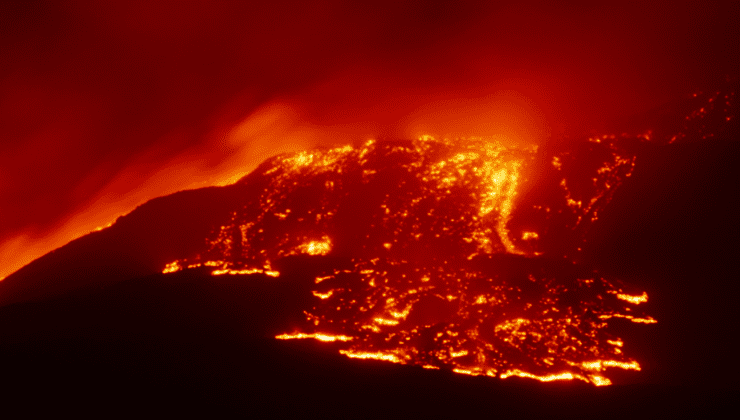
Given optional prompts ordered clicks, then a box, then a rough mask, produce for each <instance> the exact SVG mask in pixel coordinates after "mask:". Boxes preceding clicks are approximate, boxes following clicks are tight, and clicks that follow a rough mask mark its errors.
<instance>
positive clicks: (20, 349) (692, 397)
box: [0, 271, 737, 418]
mask: <svg viewBox="0 0 740 420" xmlns="http://www.w3.org/2000/svg"><path fill="white" fill-rule="evenodd" d="M274 282H275V280H274V279H271V278H266V277H258V276H251V277H248V278H238V279H237V278H234V277H229V278H220V277H219V278H217V279H214V278H213V277H211V276H207V275H203V274H202V273H197V272H192V271H191V272H185V273H176V274H171V275H155V276H151V277H145V278H140V279H134V280H129V281H125V282H123V283H121V284H118V285H116V286H112V287H108V288H106V289H104V290H99V291H95V292H92V293H90V294H88V295H86V296H75V297H69V298H64V299H58V300H54V301H49V302H44V303H37V304H22V305H11V306H9V307H5V308H2V309H1V310H0V320H1V322H2V323H1V324H0V329H1V331H2V347H1V349H2V350H1V351H2V357H3V360H4V362H5V363H4V365H3V368H2V377H3V388H4V391H3V396H2V400H3V401H4V402H3V405H4V407H6V408H8V409H10V408H14V409H23V410H24V411H26V412H27V413H28V414H35V413H47V414H51V413H59V412H69V411H73V412H77V413H83V414H87V415H96V416H97V415H103V416H107V415H111V414H117V413H140V414H149V413H155V412H156V413H161V414H190V413H193V412H202V413H210V412H216V413H233V414H240V415H255V414H258V415H260V416H282V415H290V416H298V417H301V418H304V417H314V416H320V417H341V418H402V417H405V418H408V417H418V416H424V417H428V416H431V417H450V418H452V417H458V416H465V417H481V418H499V417H502V418H508V417H511V416H516V417H525V418H527V417H535V416H548V417H551V416H552V417H604V416H606V417H612V416H619V415H621V414H624V415H629V416H630V417H632V418H634V417H635V416H636V417H638V418H639V417H643V416H644V415H656V416H657V415H661V416H671V417H674V416H679V415H684V414H686V413H687V411H692V412H705V411H706V412H718V410H720V408H722V407H724V406H727V405H728V404H729V403H731V402H732V399H733V398H735V397H737V394H736V390H737V388H734V390H733V388H728V387H723V386H714V385H713V384H711V383H700V384H697V383H694V384H681V385H678V386H671V385H666V384H646V385H639V384H638V385H621V386H620V385H615V386H610V387H603V388H595V387H593V386H590V385H585V384H582V383H573V382H569V383H550V384H541V383H537V382H533V381H528V380H519V379H514V378H512V379H507V380H505V381H500V380H496V379H492V378H483V377H470V376H466V375H458V374H453V373H451V372H444V371H429V370H424V369H421V368H418V367H409V366H401V365H395V364H390V363H384V362H376V361H356V360H350V359H347V358H345V357H344V356H342V355H339V354H338V353H337V352H336V351H335V350H334V349H333V348H332V345H331V344H330V343H320V342H314V341H311V340H309V341H301V342H298V341H291V342H286V341H279V340H273V339H270V337H271V336H272V335H273V334H274V331H280V330H281V328H284V327H285V326H286V325H280V324H281V323H279V322H275V315H276V314H277V313H282V314H287V315H291V308H292V307H295V306H294V305H295V303H297V302H295V300H297V299H300V298H299V295H300V293H297V292H299V290H298V289H299V288H296V287H294V286H293V285H289V284H288V283H287V282H284V281H282V280H281V283H282V284H280V285H277V286H276V285H275V284H274ZM271 283H272V284H271ZM286 292H287V293H286ZM291 292H293V293H291ZM293 315H295V314H293ZM679 339H680V338H679Z"/></svg>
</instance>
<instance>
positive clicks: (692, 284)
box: [0, 90, 740, 417]
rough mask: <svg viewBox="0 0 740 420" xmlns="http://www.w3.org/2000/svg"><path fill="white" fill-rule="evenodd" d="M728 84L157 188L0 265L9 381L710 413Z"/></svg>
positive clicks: (28, 386) (733, 201) (271, 407)
mask: <svg viewBox="0 0 740 420" xmlns="http://www.w3.org/2000/svg"><path fill="white" fill-rule="evenodd" d="M730 93H733V95H730ZM720 97H721V98H722V99H725V100H726V101H725V103H727V104H734V102H732V100H734V99H732V98H734V90H725V91H717V92H709V93H707V94H705V95H703V96H699V97H697V98H692V99H691V100H690V101H689V102H687V103H688V104H689V105H691V107H690V109H692V111H690V112H689V113H688V114H687V116H688V117H689V118H684V116H681V117H676V116H675V115H674V116H672V117H671V116H670V115H669V116H666V115H660V117H661V119H660V121H658V122H656V123H655V124H656V127H661V130H662V131H659V132H658V134H656V133H651V132H642V133H640V134H634V135H627V134H622V135H618V136H617V135H603V136H592V137H589V138H584V139H577V140H573V141H569V142H565V141H564V142H560V143H558V144H557V145H554V146H549V147H543V148H541V149H540V150H532V149H530V150H511V149H507V148H505V147H503V146H500V145H495V144H490V143H487V142H483V141H479V140H464V141H460V140H458V141H447V140H434V139H431V138H424V139H419V140H416V141H382V142H372V141H371V142H368V143H366V144H365V145H363V146H362V147H358V148H351V147H346V148H340V149H333V150H319V151H308V152H303V153H299V154H294V155H288V156H279V157H276V158H273V159H271V160H268V161H267V162H265V163H264V164H263V165H261V166H260V167H259V168H258V169H257V170H255V172H253V173H252V174H250V175H248V176H247V177H245V178H244V179H243V180H242V181H240V182H238V183H237V184H234V185H231V186H227V187H222V188H208V189H203V190H195V191H184V192H181V193H178V194H174V195H172V196H168V197H163V198H159V199H156V200H152V201H151V202H149V203H147V204H145V205H143V206H142V207H140V208H139V209H137V210H135V211H134V212H132V213H131V214H129V215H127V216H124V217H122V218H120V219H119V220H118V221H117V222H116V223H115V224H114V225H113V226H111V227H110V228H107V229H105V230H102V231H100V232H94V233H92V234H90V235H88V236H85V237H83V238H80V239H78V240H76V241H73V242H72V243H70V244H68V245H67V246H65V247H63V248H61V249H59V250H57V251H55V252H53V253H50V254H48V255H46V256H44V257H42V258H40V259H39V260H37V261H35V262H33V263H31V264H30V265H29V266H27V267H25V268H24V269H22V270H20V271H19V272H17V273H15V274H14V275H12V276H9V277H8V278H7V279H5V280H4V281H3V282H2V283H0V299H2V303H3V306H2V307H0V351H1V352H2V355H3V356H4V360H6V361H7V363H6V364H5V367H4V369H3V378H4V379H5V380H4V383H5V384H6V393H5V395H6V397H5V398H6V401H7V403H8V405H21V406H25V407H27V408H28V409H30V410H42V411H46V410H52V409H53V410H56V409H57V408H58V407H59V406H60V405H63V406H66V407H74V408H77V409H89V410H106V411H118V410H129V409H131V410H137V409H143V408H148V407H151V406H155V407H158V408H159V409H161V410H164V411H168V412H171V411H181V412H191V411H192V410H194V409H204V410H214V409H218V410H227V411H234V410H235V411H239V412H244V413H249V412H251V413H255V412H258V413H265V414H273V415H280V414H281V413H288V414H298V413H301V414H307V415H311V414H319V415H332V416H340V417H379V416H382V417H387V416H404V415H408V414H416V415H419V414H422V415H424V414H436V415H440V414H442V415H449V416H452V415H460V414H471V415H472V414H477V413H480V412H492V413H496V414H501V415H512V414H524V415H545V414H548V415H556V416H557V415H586V416H590V415H599V414H603V413H604V412H605V411H608V412H609V413H610V414H616V413H620V412H622V413H634V412H636V411H637V412H645V413H655V414H657V413H660V414H670V413H675V414H679V413H684V412H685V411H686V410H688V409H696V410H709V409H712V408H714V409H716V408H718V407H719V406H720V405H722V404H723V403H726V402H728V401H730V400H731V399H732V398H734V397H736V396H737V391H738V388H737V385H736V384H735V382H734V378H735V377H737V374H738V373H740V372H738V365H737V362H736V361H734V357H733V354H732V352H731V348H730V346H729V345H728V342H729V340H730V339H731V335H732V333H733V331H736V329H737V319H738V317H737V313H736V312H737V310H736V309H735V308H736V305H735V304H734V302H735V299H736V297H737V296H738V295H737V286H736V281H735V280H736V279H737V278H738V270H737V267H736V266H735V265H734V264H732V263H730V262H731V261H734V260H735V257H737V255H736V254H737V245H736V244H737V242H736V240H737V239H738V236H740V235H738V222H737V220H736V218H735V217H734V214H735V209H737V208H738V206H737V205H738V204H739V203H738V198H737V195H736V193H735V192H736V191H737V187H738V186H740V182H739V177H738V174H737V171H736V169H735V168H734V166H735V162H737V158H738V157H739V156H740V150H739V149H740V147H738V144H739V143H738V130H737V119H736V113H737V111H736V108H733V107H732V106H730V105H727V106H723V107H717V106H715V107H712V108H711V109H710V107H709V106H707V105H706V104H708V103H709V104H711V103H717V102H718V101H716V99H717V98H720ZM711 98H714V99H713V100H712V101H709V99H711ZM682 106H683V107H684V108H685V107H686V106H684V105H682ZM678 108H681V107H678ZM681 109H682V110H683V108H681ZM698 110H704V111H700V112H699V111H698ZM728 117H729V118H728ZM671 118H673V120H674V121H675V122H674V123H673V125H672V126H671V125H670V124H668V123H665V121H669V122H670V121H671ZM665 127H668V128H665ZM671 127H673V128H671ZM709 134H711V135H709ZM648 297H649V299H648ZM646 300H647V302H646ZM276 337H277V338H281V339H277V338H276ZM322 340H324V341H322ZM347 356H349V357H347ZM357 358H361V359H363V360H355V359H357ZM373 359H377V360H373ZM389 362H395V363H389ZM538 380H539V381H550V380H552V381H551V382H547V383H541V382H539V381H538ZM607 383H613V384H614V385H612V386H606V387H594V386H593V385H604V384H607ZM29 403H32V404H31V405H27V404H29Z"/></svg>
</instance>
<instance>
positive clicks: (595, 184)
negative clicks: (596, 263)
mask: <svg viewBox="0 0 740 420" xmlns="http://www.w3.org/2000/svg"><path fill="white" fill-rule="evenodd" d="M645 140H646V138H645V137H644V136H636V137H631V136H618V137H617V136H604V137H598V138H592V139H590V141H588V142H586V143H585V144H583V145H579V146H576V147H573V148H571V149H568V150H563V151H559V152H557V153H555V154H554V155H552V156H550V155H548V154H547V153H544V152H542V151H538V150H537V149H536V148H530V149H512V148H508V147H504V146H503V145H500V144H496V143H492V142H487V141H483V140H480V139H459V140H436V139H433V138H431V137H422V138H420V139H418V140H415V141H382V142H381V141H374V140H371V141H368V142H367V143H365V144H364V145H363V146H361V147H351V146H346V147H342V148H336V149H331V150H317V151H307V152H302V153H297V154H291V155H283V156H278V157H275V158H272V159H270V160H268V161H266V162H265V163H263V164H262V165H261V166H260V167H259V168H258V169H257V170H256V171H254V172H253V173H252V174H250V175H248V176H246V177H245V178H243V179H242V180H241V181H240V182H241V183H243V184H244V185H247V186H250V187H251V188H252V189H251V190H250V191H253V194H252V195H251V197H250V198H248V202H247V203H246V204H245V205H244V206H243V208H241V209H239V210H238V211H236V212H234V213H233V216H232V220H231V222H230V223H228V224H226V225H224V226H222V227H221V228H220V230H219V231H218V232H214V233H213V235H212V237H211V238H210V239H209V240H208V246H207V249H205V250H204V251H203V252H202V253H201V254H200V255H198V256H195V257H193V258H190V259H184V260H178V261H174V262H172V263H170V264H168V265H167V267H165V269H164V272H165V273H167V272H175V271H178V270H181V269H185V268H193V267H200V266H210V267H211V268H212V269H213V271H212V274H213V275H224V274H254V273H262V274H266V275H268V276H279V275H280V273H279V272H278V271H279V267H280V265H281V263H280V262H281V261H283V260H286V259H290V258H296V257H295V256H299V255H303V256H304V257H301V258H308V259H309V260H311V261H317V262H320V261H324V263H321V264H318V263H317V264H316V267H321V268H317V269H315V270H313V271H310V270H305V274H304V275H305V276H310V278H307V279H306V281H310V282H311V283H312V285H313V286H312V294H313V297H312V298H313V302H314V303H313V304H311V305H309V306H308V307H305V308H303V309H304V314H305V319H304V321H303V324H302V325H297V326H296V329H295V330H293V331H286V332H285V333H284V334H281V335H278V336H277V337H276V338H278V339H300V338H313V339H317V340H321V341H330V342H334V343H335V344H334V345H337V346H339V351H340V352H341V353H342V354H345V355H347V356H348V357H352V358H361V359H377V360H385V361H390V362H395V363H404V364H414V365H421V366H423V367H425V368H431V369H440V368H441V369H449V370H453V371H455V372H458V373H463V374H471V375H488V376H494V377H499V378H507V377H510V376H519V377H526V378H533V379H537V380H540V381H553V380H566V379H580V380H582V381H586V382H589V383H592V384H595V385H608V384H610V383H611V382H610V380H609V379H608V378H607V376H606V373H607V370H608V369H613V368H619V369H628V370H640V365H639V363H638V362H637V361H635V360H634V359H632V358H631V357H629V356H627V355H626V353H625V350H627V349H626V347H627V345H626V344H625V343H624V342H623V341H622V339H621V338H619V337H617V336H615V335H614V334H613V333H612V332H610V328H609V326H610V323H612V322H626V321H625V320H629V321H632V322H634V323H655V322H656V321H655V320H654V319H653V318H651V317H649V316H647V315H645V314H643V313H642V312H641V311H640V309H641V307H642V306H644V305H642V304H643V303H644V302H646V301H647V294H645V293H644V292H642V291H634V290H630V289H628V288H627V286H625V285H623V284H621V283H620V282H618V281H616V280H610V279H605V278H603V277H602V276H601V275H599V273H598V272H596V271H594V270H590V269H587V268H584V267H583V266H582V265H580V264H575V262H576V261H577V258H578V255H579V251H580V249H581V246H582V245H583V242H584V237H585V232H586V231H587V230H588V228H589V226H590V225H591V224H592V223H593V222H594V221H595V220H596V219H597V218H598V212H599V211H600V210H601V209H602V208H603V207H604V206H605V205H606V204H607V203H608V202H609V200H610V199H611V196H612V194H613V192H614V190H615V189H616V187H618V186H619V185H620V184H621V183H622V181H623V180H624V179H625V178H626V177H629V176H630V175H631V173H632V170H633V168H634V160H635V155H634V152H633V151H632V150H631V148H632V147H633V146H634V145H635V144H636V143H638V142H640V141H645ZM541 162H546V163H545V164H542V163H541ZM543 167H544V168H543ZM550 184H552V185H550ZM525 191H526V192H525ZM276 267H277V268H276ZM618 318H622V320H618Z"/></svg>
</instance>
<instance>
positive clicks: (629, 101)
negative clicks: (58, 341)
mask: <svg viewBox="0 0 740 420" xmlns="http://www.w3.org/2000/svg"><path fill="white" fill-rule="evenodd" d="M0 7H1V8H2V10H0V16H3V18H2V20H3V21H2V24H0V28H3V29H2V30H1V31H2V33H0V40H1V41H0V43H1V44H0V45H1V46H2V48H1V49H0V50H1V51H2V53H0V60H1V61H2V62H3V63H4V65H3V66H2V67H0V138H1V139H2V141H0V168H2V169H1V170H0V260H2V261H3V266H2V267H0V277H3V276H5V275H7V274H9V273H11V272H13V271H15V270H16V269H18V268H20V266H22V265H23V264H25V263H27V262H29V261H30V260H31V259H33V258H35V257H37V256H39V255H42V254H44V253H46V252H48V251H50V250H51V249H53V248H55V247H58V246H61V245H63V244H64V243H66V242H67V241H69V240H70V239H72V238H74V237H77V236H80V235H82V234H84V233H86V232H88V231H90V230H92V229H95V228H96V227H98V226H103V225H106V224H107V223H109V222H111V221H113V220H114V219H115V217H116V216H118V215H120V214H123V213H127V212H128V211H130V210H131V209H133V208H134V207H135V206H136V205H138V204H140V203H142V202H144V201H146V200H148V199H150V198H153V197H156V196H159V195H163V194H167V193H171V192H174V191H177V190H181V189H184V188H194V187H199V186H205V185H211V184H220V183H226V182H228V181H229V180H235V179H237V178H238V177H239V176H241V175H243V174H244V173H246V172H248V171H249V170H251V169H252V168H254V167H255V166H256V165H257V164H258V163H259V162H260V161H261V160H263V159H264V158H266V157H268V156H271V155H274V154H277V153H281V152H285V151H294V150H298V149H302V148H305V147H308V146H312V145H317V144H325V145H334V144H336V145H339V144H346V143H360V142H364V141H365V140H366V139H368V138H370V137H412V138H413V137H416V136H418V135H419V134H425V133H429V134H433V135H437V136H440V137H443V136H458V135H459V136H470V135H477V136H482V137H484V138H485V137H492V138H496V139H497V140H501V141H511V142H518V143H525V144H531V143H535V144H537V143H541V142H543V141H546V140H548V139H551V138H553V137H556V136H557V135H558V134H559V133H561V132H562V131H563V130H564V129H567V130H570V131H579V130H583V129H588V128H591V127H593V126H598V125H600V124H602V123H604V122H606V121H608V120H609V119H611V118H613V117H618V116H621V115H627V114H631V113H634V112H638V111H641V110H646V109H649V108H651V107H653V106H656V105H659V104H661V103H663V102H664V101H666V100H667V99H669V98H673V97H675V96H677V95H679V96H680V95H681V94H684V93H688V92H687V91H686V89H693V88H694V87H695V86H698V85H701V84H702V83H704V82H706V81H707V80H716V79H717V78H721V77H722V76H723V75H724V74H726V73H731V72H737V70H738V69H740V64H739V63H738V60H739V58H738V55H737V51H738V50H739V49H740V45H739V44H740V34H739V33H738V31H739V29H738V27H737V25H736V17H737V16H738V15H739V14H740V10H738V7H740V6H738V5H733V6H725V7H719V6H712V5H706V4H705V3H703V2H696V3H693V4H687V5H676V4H675V3H670V4H669V3H665V4H658V5H649V6H646V5H635V6H621V5H592V4H588V5H583V6H572V7H563V6H560V5H558V4H557V3H555V2H553V3H547V2H536V3H531V4H528V5H503V6H488V5H486V4H484V2H481V4H468V5H465V6H459V5H456V4H454V5H453V4H450V5H449V7H441V6H439V5H438V4H434V5H431V4H430V5H425V4H422V3H419V4H415V3H406V4H402V5H398V4H395V3H392V2H388V3H387V4H378V3H375V4H373V5H371V6H357V5H355V4H349V3H348V4H345V3H341V2H338V1H327V2H321V3H318V4H310V5H309V4H306V5H296V4H293V3H290V4H288V3H285V4H275V3H271V4H270V5H265V6H257V7H255V6H253V5H249V4H245V3H242V2H202V3H201V2H185V3H183V2H156V3H153V4H150V3H148V2H126V3H124V4H100V3H98V2H86V1H80V2H74V3H71V4H55V3H49V4H47V3H45V2H37V3H31V4H28V3H23V4H16V5H11V4H4V5H3V6H0Z"/></svg>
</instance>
